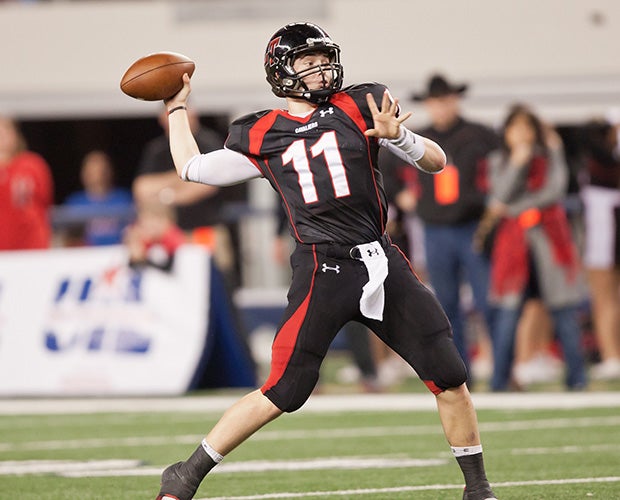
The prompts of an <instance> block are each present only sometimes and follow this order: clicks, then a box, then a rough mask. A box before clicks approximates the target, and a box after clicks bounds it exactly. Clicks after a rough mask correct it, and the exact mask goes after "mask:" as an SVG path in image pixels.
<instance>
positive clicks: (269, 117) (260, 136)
mask: <svg viewBox="0 0 620 500" xmlns="http://www.w3.org/2000/svg"><path fill="white" fill-rule="evenodd" d="M279 114H280V112H278V111H276V110H274V111H272V112H271V113H267V114H266V115H265V116H263V117H261V118H260V119H258V120H257V121H256V123H255V124H254V125H253V126H252V128H251V129H250V131H249V132H248V140H249V142H250V144H249V146H248V150H249V152H250V154H253V155H255V156H260V148H261V147H262V145H263V140H264V139H265V134H266V133H267V132H268V131H269V129H270V128H271V127H272V126H273V124H274V122H275V121H276V119H277V118H278V115H279Z"/></svg>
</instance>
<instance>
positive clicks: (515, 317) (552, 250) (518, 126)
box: [489, 105, 586, 391]
mask: <svg viewBox="0 0 620 500" xmlns="http://www.w3.org/2000/svg"><path fill="white" fill-rule="evenodd" d="M503 139H504V145H503V147H502V148H501V149H500V150H499V151H497V152H495V153H493V154H492V155H491V157H490V159H489V160H490V161H489V165H490V180H491V192H490V200H489V211H490V213H491V214H493V215H494V216H495V217H496V218H498V219H500V222H499V224H498V226H497V230H496V233H495V239H494V242H493V248H492V251H491V252H492V253H491V285H490V301H491V303H492V304H493V305H494V306H496V307H497V311H496V314H495V325H494V328H492V329H491V330H492V333H493V338H492V341H493V356H494V370H493V376H492V379H491V389H492V390H494V391H502V390H506V389H508V388H509V382H510V375H511V368H512V361H513V351H514V341H515V335H516V329H517V323H518V321H519V317H520V315H521V311H522V308H523V304H524V301H525V300H526V299H527V298H530V297H540V298H541V299H542V300H543V302H544V303H545V305H546V306H547V308H548V309H549V311H550V313H551V315H552V318H553V323H554V327H555V333H556V335H557V336H558V338H559V340H560V344H561V346H562V350H563V354H564V360H565V362H566V368H567V370H566V385H567V387H569V388H571V389H580V388H583V387H584V386H585V385H586V375H585V368H584V358H583V354H582V351H581V342H580V340H581V338H580V335H581V330H580V326H579V321H578V316H577V306H578V304H579V303H580V301H581V299H582V287H581V283H580V270H579V261H578V254H577V250H576V247H575V244H574V242H573V239H572V235H571V231H570V227H569V224H568V221H567V218H566V213H565V211H564V208H563V206H562V204H561V203H562V199H563V198H564V195H565V192H566V187H567V182H568V171H567V167H566V164H565V161H564V155H563V151H562V144H561V140H560V138H559V136H557V134H555V132H546V131H545V129H544V127H543V125H542V123H541V121H540V120H539V118H538V117H537V116H536V115H535V114H534V113H533V112H532V111H531V110H530V109H529V108H528V107H526V106H522V105H517V106H514V107H513V108H512V109H511V110H510V112H509V114H508V116H507V118H506V120H505V123H504V127H503Z"/></svg>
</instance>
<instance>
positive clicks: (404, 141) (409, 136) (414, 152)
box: [390, 125, 426, 161]
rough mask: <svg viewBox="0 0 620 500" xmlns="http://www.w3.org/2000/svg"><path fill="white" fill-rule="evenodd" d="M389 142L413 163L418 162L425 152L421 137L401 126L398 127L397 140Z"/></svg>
mask: <svg viewBox="0 0 620 500" xmlns="http://www.w3.org/2000/svg"><path fill="white" fill-rule="evenodd" d="M390 142H391V143H392V144H393V145H394V146H396V147H397V148H398V149H400V150H402V151H403V152H404V153H405V154H406V155H407V156H408V157H409V158H411V159H412V160H413V161H418V160H419V159H420V158H422V157H423V156H424V153H425V151H426V146H425V145H424V138H423V137H422V136H421V135H418V134H414V133H413V132H412V131H411V130H409V129H408V128H407V127H405V126H403V125H401V126H400V135H399V136H398V139H392V140H390Z"/></svg>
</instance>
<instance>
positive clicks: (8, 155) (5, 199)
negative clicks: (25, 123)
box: [0, 116, 54, 250]
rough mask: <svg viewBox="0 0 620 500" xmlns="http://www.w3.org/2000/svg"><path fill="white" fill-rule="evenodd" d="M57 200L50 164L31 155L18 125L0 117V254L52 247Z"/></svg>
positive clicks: (34, 154)
mask: <svg viewBox="0 0 620 500" xmlns="http://www.w3.org/2000/svg"><path fill="white" fill-rule="evenodd" d="M53 196H54V195H53V181H52V175H51V172H50V168H49V166H48V164H47V162H46V161H45V160H44V159H43V158H42V157H41V156H39V155H38V154H36V153H33V152H31V151H27V149H26V141H25V139H24V137H23V136H22V134H21V132H20V130H19V128H18V126H17V124H16V123H15V121H13V120H12V119H10V118H7V117H2V116H0V228H2V229H1V230H0V250H23V249H35V248H48V247H49V246H50V244H51V232H52V231H51V224H50V221H49V209H50V207H51V205H52V203H53Z"/></svg>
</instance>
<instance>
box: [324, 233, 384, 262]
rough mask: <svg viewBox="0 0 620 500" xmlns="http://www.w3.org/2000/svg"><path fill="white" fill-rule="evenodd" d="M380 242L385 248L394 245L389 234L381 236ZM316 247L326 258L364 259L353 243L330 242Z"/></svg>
mask: <svg viewBox="0 0 620 500" xmlns="http://www.w3.org/2000/svg"><path fill="white" fill-rule="evenodd" d="M378 241H379V242H380V243H381V246H382V247H383V248H387V247H389V246H390V245H391V244H392V240H391V239H390V237H389V236H388V235H387V234H384V235H383V236H381V238H379V240H378ZM314 247H315V248H316V250H317V251H318V252H320V253H323V254H325V256H326V257H334V258H337V259H355V260H361V258H362V256H361V254H360V250H359V248H357V245H353V244H351V243H335V242H332V241H330V242H329V243H316V244H315V245H314Z"/></svg>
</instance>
